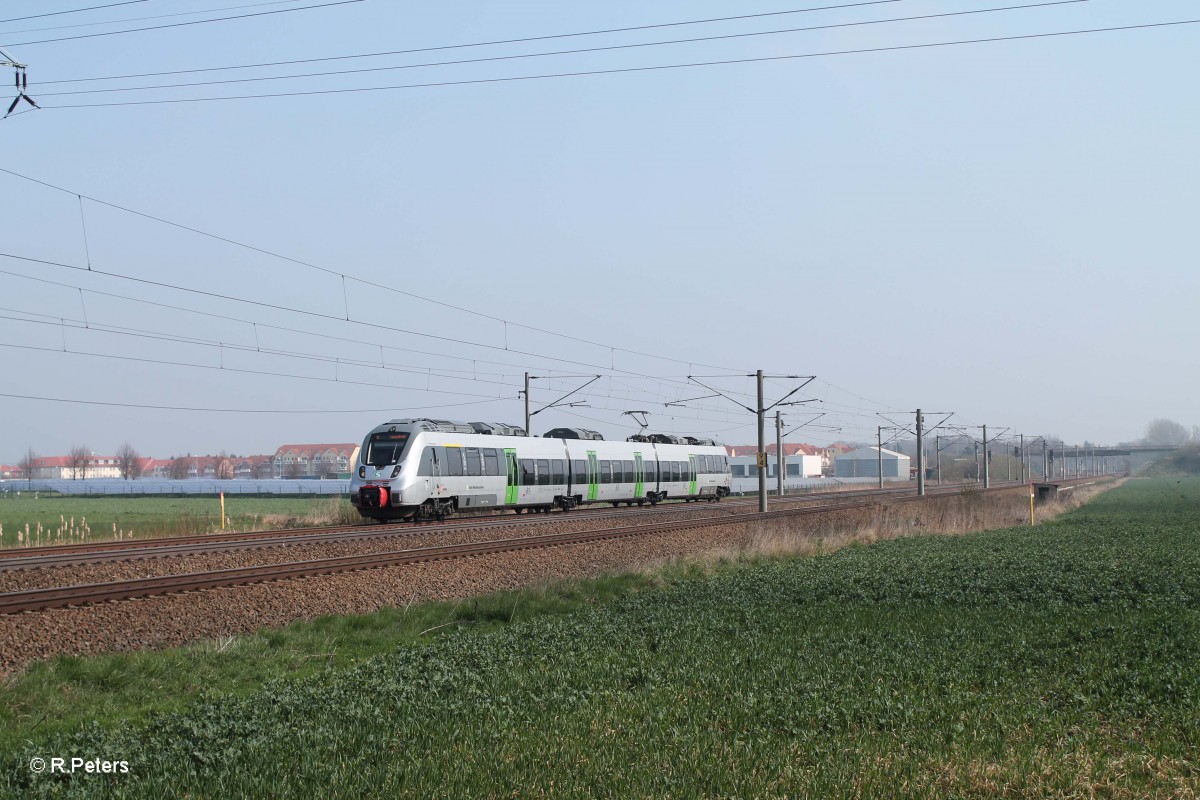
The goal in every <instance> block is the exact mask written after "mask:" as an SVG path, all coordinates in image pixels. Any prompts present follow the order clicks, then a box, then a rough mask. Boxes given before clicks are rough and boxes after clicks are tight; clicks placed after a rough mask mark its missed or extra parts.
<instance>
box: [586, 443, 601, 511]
mask: <svg viewBox="0 0 1200 800" xmlns="http://www.w3.org/2000/svg"><path fill="white" fill-rule="evenodd" d="M587 454H588V490H587V499H588V500H597V499H599V497H600V486H599V483H598V479H599V475H600V466H599V464H598V463H597V461H596V451H595V450H588V451H587Z"/></svg>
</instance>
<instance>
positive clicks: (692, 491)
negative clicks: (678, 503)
mask: <svg viewBox="0 0 1200 800" xmlns="http://www.w3.org/2000/svg"><path fill="white" fill-rule="evenodd" d="M688 481H689V482H688V494H689V495H691V496H692V497H695V496H696V457H695V456H688Z"/></svg>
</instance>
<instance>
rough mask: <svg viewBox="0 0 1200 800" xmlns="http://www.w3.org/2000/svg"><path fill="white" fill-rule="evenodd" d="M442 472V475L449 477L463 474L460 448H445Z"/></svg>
mask: <svg viewBox="0 0 1200 800" xmlns="http://www.w3.org/2000/svg"><path fill="white" fill-rule="evenodd" d="M442 471H443V474H445V475H451V476H458V475H462V474H463V457H462V448H461V447H447V448H446V462H445V465H444V467H443V470H442Z"/></svg>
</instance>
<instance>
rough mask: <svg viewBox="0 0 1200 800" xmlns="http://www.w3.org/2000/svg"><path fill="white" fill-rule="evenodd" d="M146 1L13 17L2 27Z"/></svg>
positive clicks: (125, 1) (5, 21)
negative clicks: (13, 23) (30, 20)
mask: <svg viewBox="0 0 1200 800" xmlns="http://www.w3.org/2000/svg"><path fill="white" fill-rule="evenodd" d="M145 2H146V0H122V2H120V3H106V4H105V5H102V6H88V7H86V8H70V9H67V10H66V11H47V12H45V13H43V14H30V15H28V16H24V17H12V18H10V19H0V25H3V24H5V23H7V22H21V21H22V20H27V19H41V18H42V17H61V16H63V15H64V14H82V13H83V12H85V11H99V10H100V9H103V8H116V7H117V6H132V5H136V4H137V3H145Z"/></svg>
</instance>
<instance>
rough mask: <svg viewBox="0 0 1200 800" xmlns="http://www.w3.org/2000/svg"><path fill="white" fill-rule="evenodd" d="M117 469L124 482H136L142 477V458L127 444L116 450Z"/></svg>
mask: <svg viewBox="0 0 1200 800" xmlns="http://www.w3.org/2000/svg"><path fill="white" fill-rule="evenodd" d="M117 469H118V470H120V472H121V477H122V478H124V479H125V480H136V479H137V478H140V477H142V457H141V455H139V454H138V451H137V450H134V449H133V445H131V444H130V443H129V442H126V443H125V444H123V445H121V449H119V450H117Z"/></svg>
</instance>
